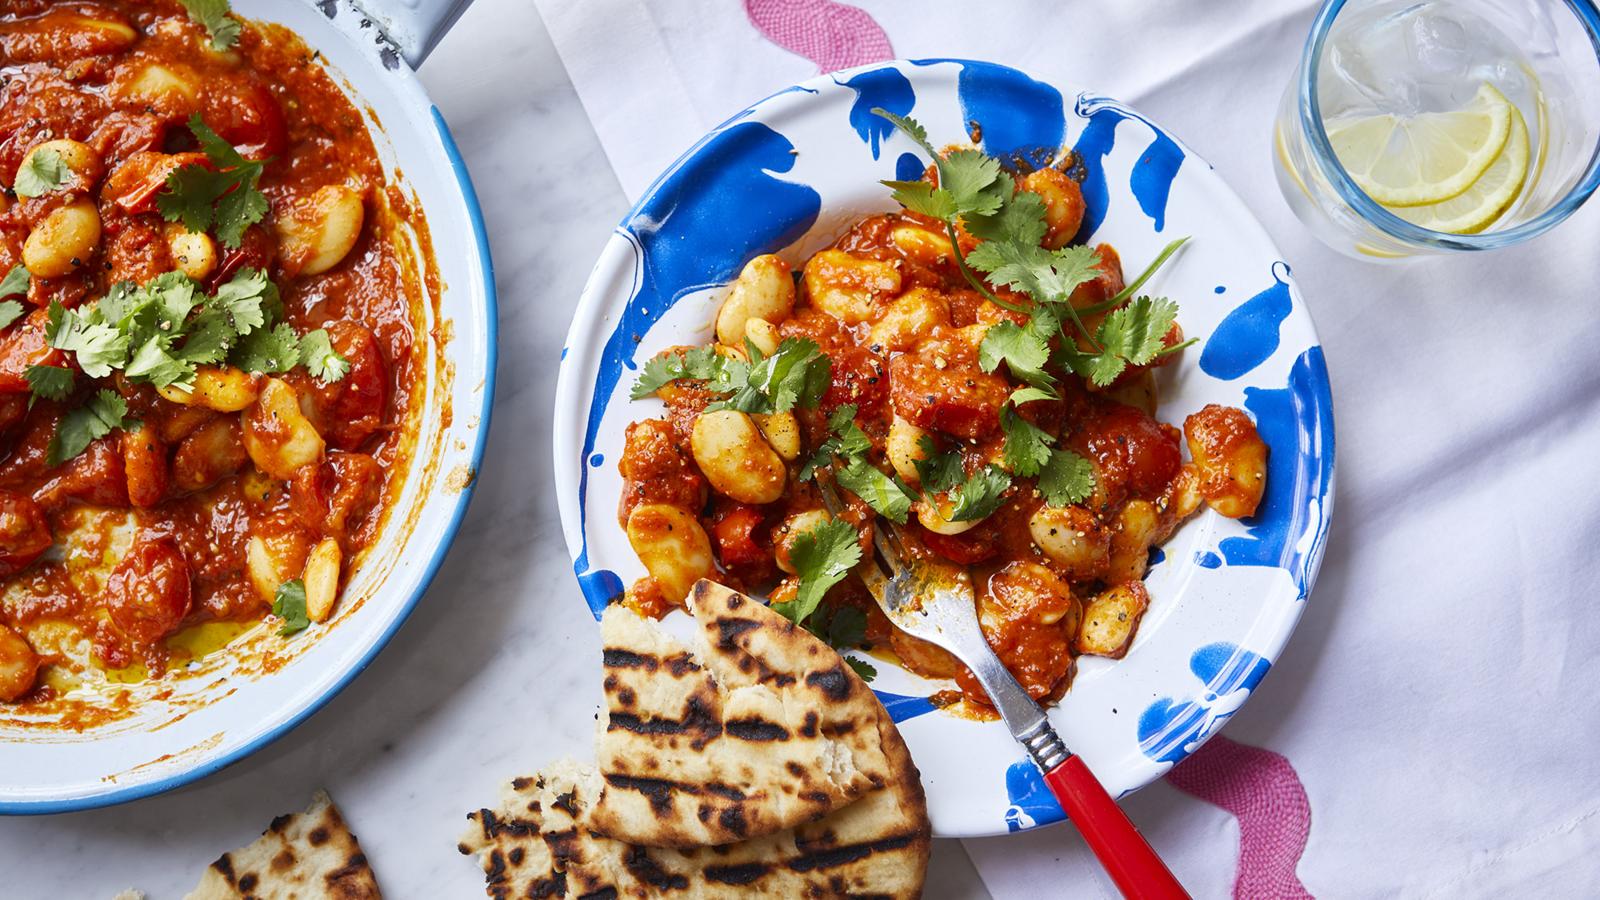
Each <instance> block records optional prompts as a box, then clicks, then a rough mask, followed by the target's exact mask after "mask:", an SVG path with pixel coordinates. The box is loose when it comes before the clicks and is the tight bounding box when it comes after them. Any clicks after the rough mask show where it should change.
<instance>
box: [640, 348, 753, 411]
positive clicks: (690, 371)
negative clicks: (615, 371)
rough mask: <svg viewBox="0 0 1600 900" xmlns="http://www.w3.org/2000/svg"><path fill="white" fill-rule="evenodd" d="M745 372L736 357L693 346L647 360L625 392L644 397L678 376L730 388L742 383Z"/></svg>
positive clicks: (728, 389) (722, 389)
mask: <svg viewBox="0 0 1600 900" xmlns="http://www.w3.org/2000/svg"><path fill="white" fill-rule="evenodd" d="M747 375H748V367H747V366H745V364H744V363H742V362H740V361H739V360H736V359H728V358H727V357H724V356H721V355H719V354H718V353H717V352H716V351H715V350H712V349H711V348H710V347H694V348H691V349H689V350H685V351H683V352H681V353H680V352H676V351H674V352H672V353H665V354H662V355H660V356H656V357H652V358H651V359H649V360H647V361H646V362H645V364H644V368H643V369H642V370H641V371H640V373H639V380H638V381H637V382H635V383H634V385H633V390H632V392H630V393H629V395H628V396H629V398H631V399H633V400H643V399H644V398H646V397H649V396H651V395H653V394H655V392H657V391H659V390H661V389H662V388H663V387H666V386H667V385H668V384H670V383H672V382H674V381H681V380H690V381H704V382H707V385H706V387H707V388H708V389H710V390H719V388H718V387H717V385H727V386H726V387H723V388H721V391H731V390H733V386H732V385H733V383H734V382H738V383H739V384H742V383H743V382H744V380H745V377H746V376H747Z"/></svg>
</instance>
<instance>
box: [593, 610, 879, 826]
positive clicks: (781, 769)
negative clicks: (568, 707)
mask: <svg viewBox="0 0 1600 900" xmlns="http://www.w3.org/2000/svg"><path fill="white" fill-rule="evenodd" d="M689 609H690V611H691V612H692V613H693V614H694V617H695V621H696V623H697V625H698V626H699V629H700V633H701V636H702V638H703V640H702V641H701V642H700V647H699V649H698V650H697V651H696V652H694V653H690V652H689V651H687V650H685V649H684V648H683V647H682V646H680V645H679V644H678V643H677V642H676V641H674V640H673V639H672V638H670V637H668V636H667V635H665V634H664V633H662V632H661V631H660V630H659V629H658V628H656V627H655V626H654V625H653V624H651V623H649V622H647V621H645V620H644V619H642V618H640V617H639V616H638V615H637V614H635V613H633V612H632V611H630V610H628V609H625V608H623V607H621V606H613V607H611V608H609V609H607V610H606V613H605V616H604V618H603V620H602V623H601V637H602V640H603V641H604V645H605V654H604V663H605V694H606V706H607V709H606V717H605V719H604V720H603V722H602V724H601V733H600V737H599V739H598V741H597V746H596V752H597V756H598V760H599V771H600V775H601V776H602V778H603V779H604V790H603V791H601V792H600V794H599V797H598V798H595V797H593V796H591V797H590V798H589V818H588V821H587V825H588V826H589V827H590V828H593V829H594V830H595V831H598V832H600V833H601V834H604V835H607V836H609V837H613V838H616V839H618V840H621V841H625V842H627V843H630V844H640V845H644V846H649V847H703V846H708V845H715V844H728V843H733V842H735V841H742V840H748V839H750V838H756V837H761V836H763V835H768V834H773V833H775V832H778V831H782V830H784V829H786V828H792V827H794V826H796V825H799V824H801V823H804V822H811V821H815V820H817V819H820V818H822V817H823V816H826V815H828V814H829V813H831V812H833V811H834V810H837V809H840V808H842V807H844V806H846V805H848V804H850V803H851V802H853V801H855V800H856V799H858V798H860V797H861V796H863V795H864V794H866V793H867V792H869V791H872V790H874V789H877V788H880V787H883V786H884V785H885V784H886V783H887V780H888V778H889V777H890V775H891V772H890V766H889V765H888V762H887V761H886V759H885V757H884V752H883V749H882V741H881V737H880V735H879V730H878V727H877V723H878V719H879V717H880V716H881V715H882V711H883V707H882V706H881V705H880V704H879V703H878V700H877V698H876V697H874V696H873V694H872V691H870V690H868V688H867V686H866V685H865V684H863V683H862V682H861V680H860V679H859V678H857V677H856V676H855V674H854V673H853V672H851V671H850V669H849V667H847V666H846V665H845V664H844V663H843V661H842V660H840V658H839V655H838V654H837V653H835V652H834V651H833V650H831V649H829V648H828V647H827V645H825V644H823V643H822V642H821V641H819V640H817V639H816V638H815V637H813V636H812V635H811V633H810V632H808V631H806V630H805V629H804V628H800V627H798V626H797V625H795V624H794V623H793V622H790V621H789V620H788V619H785V618H784V617H782V616H780V615H778V614H777V613H775V612H773V611H772V610H770V609H768V608H767V607H766V606H764V605H762V604H761V603H759V602H756V601H753V600H750V599H749V598H747V597H745V596H743V595H742V594H739V593H737V592H735V591H731V590H729V589H727V588H725V587H723V586H721V585H719V584H715V583H713V582H710V581H701V582H700V583H698V584H696V585H695V587H694V590H693V591H692V592H691V593H690V595H689Z"/></svg>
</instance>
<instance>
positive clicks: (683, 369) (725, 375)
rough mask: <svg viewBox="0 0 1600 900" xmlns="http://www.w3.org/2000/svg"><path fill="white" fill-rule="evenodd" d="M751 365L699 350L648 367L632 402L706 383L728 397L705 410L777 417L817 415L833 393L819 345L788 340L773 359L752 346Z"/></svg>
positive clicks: (666, 357) (829, 364) (828, 365)
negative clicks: (673, 387)
mask: <svg viewBox="0 0 1600 900" xmlns="http://www.w3.org/2000/svg"><path fill="white" fill-rule="evenodd" d="M745 352H746V353H747V354H749V356H750V362H748V363H747V362H745V361H744V360H741V359H733V358H730V357H727V356H723V355H722V354H720V353H718V352H717V351H716V350H714V349H712V348H710V347H695V348H692V349H689V350H685V351H682V352H681V353H680V352H672V353H666V354H663V355H661V356H657V357H654V358H653V359H650V360H649V361H647V362H646V363H645V364H644V369H643V371H641V372H640V373H639V380H638V381H636V382H635V383H634V385H633V390H632V391H631V392H630V393H629V396H630V397H631V398H632V399H634V400H642V399H644V398H645V397H649V396H651V395H653V394H655V393H656V392H657V391H659V390H661V389H662V388H663V387H666V386H667V385H668V384H670V383H672V382H674V381H683V380H688V381H702V382H704V383H705V384H704V387H705V389H706V390H707V391H710V392H711V393H713V394H725V395H727V396H724V397H722V398H721V399H718V400H716V401H714V402H713V403H711V404H710V405H709V406H707V407H706V409H707V410H708V411H711V410H719V409H731V410H736V411H738V412H742V413H755V414H758V415H759V414H768V415H770V414H773V413H785V412H789V411H790V410H792V409H795V408H796V407H799V408H801V409H813V408H815V407H816V406H817V404H818V403H821V402H822V395H823V394H824V393H825V392H826V391H827V390H828V384H829V382H830V379H831V378H832V373H833V365H832V362H831V361H830V360H829V359H828V356H827V354H825V353H823V352H822V350H821V348H819V347H818V346H817V345H816V343H815V342H813V341H809V340H806V339H805V338H793V337H791V338H784V340H783V342H782V343H780V344H779V345H778V348H777V349H776V350H774V351H773V353H772V355H771V356H764V355H762V353H761V351H760V350H759V349H758V348H757V347H756V346H755V345H754V344H751V343H749V342H746V344H745Z"/></svg>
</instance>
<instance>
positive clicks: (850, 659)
mask: <svg viewBox="0 0 1600 900" xmlns="http://www.w3.org/2000/svg"><path fill="white" fill-rule="evenodd" d="M841 656H842V658H843V659H844V664H845V665H847V666H849V667H850V669H851V671H853V672H855V673H856V675H858V676H860V678H861V680H862V681H865V682H868V683H871V681H872V679H874V678H877V677H878V670H877V669H875V668H873V666H872V663H869V662H867V661H866V660H864V659H858V658H856V657H854V656H843V655H842V654H841Z"/></svg>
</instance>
